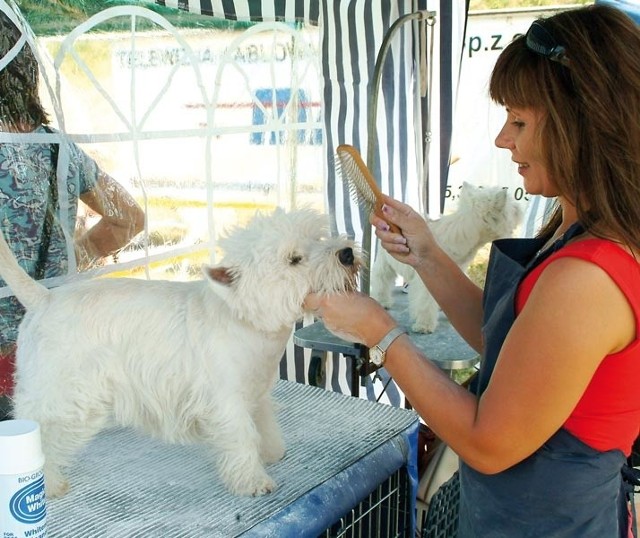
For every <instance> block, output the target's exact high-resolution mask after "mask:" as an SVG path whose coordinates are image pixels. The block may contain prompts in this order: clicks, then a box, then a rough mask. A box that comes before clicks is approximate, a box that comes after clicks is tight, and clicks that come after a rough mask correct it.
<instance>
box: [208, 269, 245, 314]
mask: <svg viewBox="0 0 640 538" xmlns="http://www.w3.org/2000/svg"><path fill="white" fill-rule="evenodd" d="M202 272H203V274H204V276H205V278H206V279H207V280H208V281H209V287H210V288H211V289H212V290H213V292H214V293H215V294H216V295H217V296H218V297H220V298H221V299H222V300H223V301H224V302H225V303H227V304H228V305H230V306H231V305H233V301H234V290H235V288H234V284H235V283H236V281H237V279H238V274H237V272H235V271H232V270H231V269H229V268H228V267H209V266H206V265H205V266H204V267H203V268H202Z"/></svg>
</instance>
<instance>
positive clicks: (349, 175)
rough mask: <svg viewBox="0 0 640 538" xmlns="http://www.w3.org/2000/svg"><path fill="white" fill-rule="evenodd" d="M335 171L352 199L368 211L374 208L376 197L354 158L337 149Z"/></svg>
mask: <svg viewBox="0 0 640 538" xmlns="http://www.w3.org/2000/svg"><path fill="white" fill-rule="evenodd" d="M336 173H337V175H339V176H340V177H341V178H342V180H343V181H344V182H345V183H346V184H347V189H348V190H349V194H350V195H351V198H352V200H353V201H354V202H355V203H357V204H362V205H363V206H365V209H366V210H367V211H368V212H372V211H373V210H374V208H375V205H376V202H377V199H376V195H375V193H374V192H373V191H372V190H371V187H370V186H369V183H367V180H366V179H365V177H364V175H363V173H362V171H361V170H360V167H359V166H358V164H357V163H356V161H355V159H354V158H353V157H352V156H351V155H350V154H349V153H347V152H344V151H339V152H338V153H337V155H336Z"/></svg>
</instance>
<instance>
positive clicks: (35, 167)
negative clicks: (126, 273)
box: [0, 11, 145, 420]
mask: <svg viewBox="0 0 640 538" xmlns="http://www.w3.org/2000/svg"><path fill="white" fill-rule="evenodd" d="M21 36H22V32H21V30H20V29H18V28H17V27H16V25H15V24H14V23H13V22H12V21H11V19H10V18H9V16H8V15H7V14H6V13H4V12H2V11H0V58H4V57H5V55H7V54H10V53H12V52H15V51H14V50H13V51H12V49H13V47H14V45H15V44H16V43H18V41H19V40H20V38H21ZM0 131H1V132H4V133H47V132H53V130H52V129H51V128H50V127H49V118H48V115H47V113H46V112H45V110H44V108H43V106H42V103H41V101H40V97H39V69H38V62H37V60H36V57H35V55H34V53H33V51H32V50H31V47H30V45H29V44H28V43H27V42H24V43H23V44H22V47H21V48H20V50H19V51H18V53H17V54H16V55H15V57H14V58H13V59H12V60H11V61H10V62H9V63H8V64H7V65H6V66H5V67H4V69H2V70H1V71H0ZM4 140H6V137H5V138H4V139H3V141H2V142H0V231H1V232H2V234H3V235H4V237H5V238H6V240H7V242H8V243H9V245H10V246H11V248H12V250H13V251H14V254H15V256H16V258H17V259H18V261H19V263H20V264H21V265H22V267H23V268H24V269H25V270H26V271H27V272H28V273H29V274H30V275H31V276H33V277H34V278H37V279H43V278H51V277H56V276H64V275H66V274H67V273H68V270H69V249H68V244H71V245H73V247H72V248H74V249H75V256H76V260H77V264H78V266H90V265H91V264H92V263H94V262H95V261H96V260H99V259H101V258H103V257H105V256H108V255H111V254H114V253H116V252H118V251H119V250H120V249H122V248H123V247H124V246H125V245H127V243H129V241H130V240H131V239H132V238H133V237H134V236H135V235H137V234H138V233H139V232H140V231H141V230H142V229H143V228H144V220H145V216H144V212H143V211H142V209H141V208H140V206H139V205H138V204H137V203H136V201H135V200H134V199H133V198H132V197H131V195H130V194H129V193H128V192H127V191H126V190H125V189H124V188H123V187H122V186H121V185H120V184H119V183H118V182H116V181H115V180H114V179H113V178H111V177H110V176H109V175H108V174H106V173H105V172H104V171H102V170H101V169H100V168H99V167H98V165H97V164H96V162H95V161H94V160H93V159H91V158H90V157H89V156H88V155H87V154H86V153H84V152H83V151H82V150H81V149H80V148H79V147H78V146H77V145H75V144H73V143H70V142H66V141H65V150H68V152H69V161H70V162H69V167H68V171H67V174H66V180H65V181H63V184H64V185H65V186H66V190H65V191H64V195H63V194H62V193H60V192H59V191H58V177H57V163H58V157H59V156H60V155H61V153H62V146H60V147H59V145H58V144H44V143H32V142H25V140H24V138H22V139H19V138H17V137H16V141H15V143H14V142H6V141H4ZM61 190H62V189H61ZM79 201H81V202H83V203H84V204H86V206H87V207H88V208H90V210H91V211H93V212H95V213H96V214H97V215H99V216H100V219H99V221H98V222H97V223H96V224H95V225H94V226H92V227H91V228H89V229H86V230H81V231H80V232H78V231H77V229H76V219H77V215H78V206H79ZM4 285H5V284H4V282H3V281H1V280H0V287H2V286H4ZM23 315H24V309H23V307H22V305H20V303H19V302H18V301H17V300H16V299H15V298H14V297H12V296H9V297H6V296H5V297H2V298H0V420H2V419H6V418H9V416H10V395H11V390H12V387H13V379H12V377H13V368H14V357H15V342H16V339H17V333H18V326H19V324H20V321H21V319H22V317H23Z"/></svg>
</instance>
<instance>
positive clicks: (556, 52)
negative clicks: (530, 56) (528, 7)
mask: <svg viewBox="0 0 640 538" xmlns="http://www.w3.org/2000/svg"><path fill="white" fill-rule="evenodd" d="M525 39H526V43H527V47H528V48H529V50H532V51H533V52H535V53H536V54H539V55H540V56H544V57H545V58H548V59H549V60H552V61H554V62H558V63H561V64H562V65H565V66H568V65H569V58H567V50H566V49H565V48H564V47H563V46H562V45H559V44H558V42H557V41H556V40H555V38H554V37H553V36H552V35H551V34H550V33H549V30H547V29H546V28H545V22H544V20H542V19H540V20H537V21H535V22H534V23H533V24H532V25H531V26H530V27H529V30H527V35H526V38H525Z"/></svg>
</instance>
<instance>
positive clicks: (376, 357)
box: [369, 346, 384, 366]
mask: <svg viewBox="0 0 640 538" xmlns="http://www.w3.org/2000/svg"><path fill="white" fill-rule="evenodd" d="M369 360H370V361H371V362H372V363H373V364H375V365H376V366H382V363H383V362H384V352H383V351H382V350H381V349H380V348H379V347H378V346H375V347H372V348H371V349H369Z"/></svg>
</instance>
